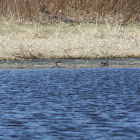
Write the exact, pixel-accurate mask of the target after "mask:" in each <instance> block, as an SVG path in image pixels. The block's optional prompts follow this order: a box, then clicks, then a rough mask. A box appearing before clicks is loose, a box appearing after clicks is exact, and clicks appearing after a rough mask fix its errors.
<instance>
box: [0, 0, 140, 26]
mask: <svg viewBox="0 0 140 140" xmlns="http://www.w3.org/2000/svg"><path fill="white" fill-rule="evenodd" d="M46 9H47V10H49V11H50V12H51V13H52V14H53V15H56V16H59V17H60V16H63V17H69V18H71V19H74V20H77V21H81V22H98V23H99V22H100V23H103V22H105V21H104V19H106V17H108V16H109V17H111V22H112V21H113V22H116V21H117V22H119V23H120V24H124V23H130V22H139V21H140V17H139V15H140V0H0V18H5V19H6V20H8V21H9V20H13V21H15V20H19V21H20V22H25V21H37V22H39V23H44V22H45V23H46V22H54V20H53V21H52V19H51V18H50V17H48V15H47V14H45V11H46ZM109 21H110V18H109V19H108V22H109Z"/></svg>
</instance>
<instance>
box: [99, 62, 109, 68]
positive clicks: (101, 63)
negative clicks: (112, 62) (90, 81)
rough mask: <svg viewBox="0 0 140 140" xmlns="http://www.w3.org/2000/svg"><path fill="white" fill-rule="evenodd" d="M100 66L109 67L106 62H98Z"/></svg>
mask: <svg viewBox="0 0 140 140" xmlns="http://www.w3.org/2000/svg"><path fill="white" fill-rule="evenodd" d="M100 66H101V67H108V66H109V63H108V61H105V62H100Z"/></svg>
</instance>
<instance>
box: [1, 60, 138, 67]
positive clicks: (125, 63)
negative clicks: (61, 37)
mask: <svg viewBox="0 0 140 140" xmlns="http://www.w3.org/2000/svg"><path fill="white" fill-rule="evenodd" d="M103 67H140V58H123V59H120V58H116V59H93V60H91V59H30V60H29V59H27V60H2V61H0V69H40V68H60V69H63V68H66V69H67V68H103Z"/></svg>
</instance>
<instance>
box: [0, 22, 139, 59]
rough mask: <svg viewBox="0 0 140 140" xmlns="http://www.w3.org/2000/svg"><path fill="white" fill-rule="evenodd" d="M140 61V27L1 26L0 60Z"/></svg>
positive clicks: (72, 25)
mask: <svg viewBox="0 0 140 140" xmlns="http://www.w3.org/2000/svg"><path fill="white" fill-rule="evenodd" d="M114 57H140V26H138V25H127V26H119V25H116V26H115V25H111V24H108V23H105V24H88V23H86V24H64V23H59V24H54V25H47V26H45V25H41V24H35V23H31V24H29V23H28V24H25V23H24V24H21V23H12V22H11V23H9V22H6V21H5V22H1V23H0V59H1V60H2V59H25V58H43V59H44V58H45V59H46V58H47V59H52V58H53V59H55V58H72V59H74V58H84V59H94V58H114Z"/></svg>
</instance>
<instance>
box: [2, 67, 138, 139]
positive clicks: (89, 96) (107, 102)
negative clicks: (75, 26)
mask: <svg viewBox="0 0 140 140" xmlns="http://www.w3.org/2000/svg"><path fill="white" fill-rule="evenodd" d="M0 139H4V140H12V139H13V140H15V139H17V140H31V139H34V140H38V139H41V140H42V139H43V140H57V139H66V140H92V139H95V140H139V139H140V68H95V69H36V70H27V69H20V70H2V69H1V70H0Z"/></svg>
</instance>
